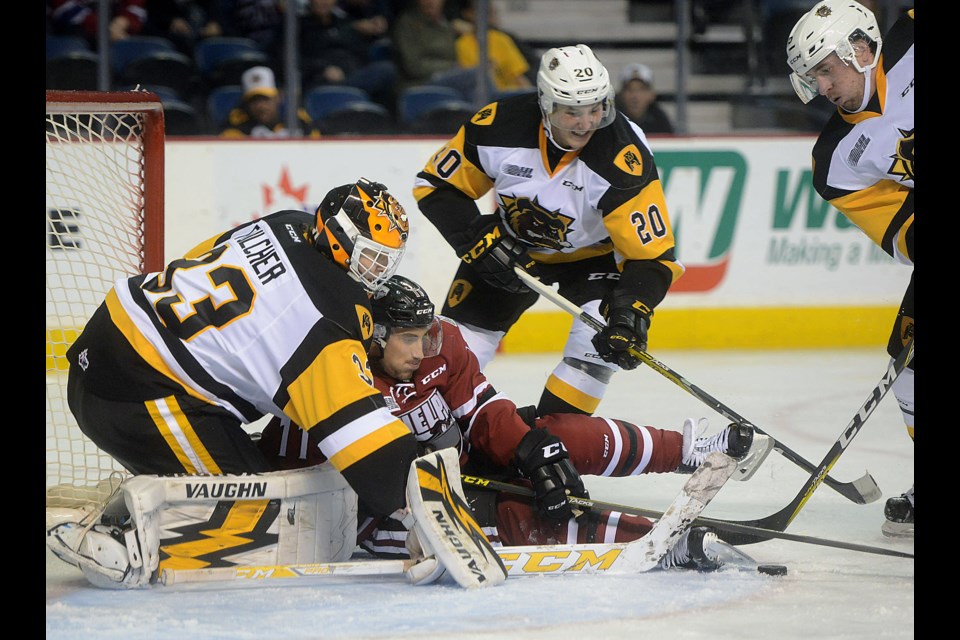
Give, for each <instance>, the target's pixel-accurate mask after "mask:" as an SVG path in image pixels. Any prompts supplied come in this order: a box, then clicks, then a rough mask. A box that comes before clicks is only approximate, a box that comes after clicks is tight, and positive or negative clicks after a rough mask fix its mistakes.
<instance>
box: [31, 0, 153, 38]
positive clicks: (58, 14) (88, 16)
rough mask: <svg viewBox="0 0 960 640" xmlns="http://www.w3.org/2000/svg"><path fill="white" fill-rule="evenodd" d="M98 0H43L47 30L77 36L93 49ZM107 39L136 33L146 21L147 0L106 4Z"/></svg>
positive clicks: (130, 0) (59, 34) (124, 0)
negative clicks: (107, 13) (108, 20)
mask: <svg viewBox="0 0 960 640" xmlns="http://www.w3.org/2000/svg"><path fill="white" fill-rule="evenodd" d="M99 4H100V3H99V2H98V0H47V15H48V16H49V23H50V29H51V33H52V34H53V35H58V36H81V37H84V38H86V39H87V41H88V42H89V43H90V47H91V48H92V49H94V50H96V49H97V40H98V39H99V34H98V28H97V23H98V20H97V9H98V8H99ZM110 6H111V13H110V27H109V29H108V32H109V37H110V41H111V42H112V41H115V40H124V39H126V38H128V37H130V36H135V35H139V34H140V31H141V30H142V29H143V25H144V23H145V22H146V20H147V0H113V1H112V2H111V3H110Z"/></svg>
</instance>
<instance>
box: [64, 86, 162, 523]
mask: <svg viewBox="0 0 960 640" xmlns="http://www.w3.org/2000/svg"><path fill="white" fill-rule="evenodd" d="M46 102H47V115H46V135H47V141H46V211H47V225H46V402H47V414H46V457H47V463H46V467H47V485H46V486H47V490H46V493H47V500H46V504H47V510H48V514H49V513H50V512H51V509H52V508H54V507H67V508H78V507H79V508H83V507H90V506H92V505H96V504H99V503H100V502H101V501H102V500H103V499H104V498H106V497H107V496H109V494H110V493H111V491H112V490H113V488H114V487H115V486H116V484H117V482H118V481H119V478H120V477H122V476H123V475H125V474H126V472H125V471H124V470H123V468H122V467H121V466H120V465H118V464H117V463H116V462H115V461H114V460H113V459H112V458H110V456H108V455H106V454H105V453H103V452H102V451H100V450H99V449H98V448H97V447H96V446H95V445H94V444H93V443H92V442H90V440H88V439H87V438H86V437H85V436H84V435H83V433H81V432H80V429H79V427H77V424H76V422H75V421H74V419H73V415H72V414H71V413H70V409H69V407H68V406H67V399H66V378H67V376H66V372H67V368H68V365H67V361H66V357H65V354H66V351H67V349H68V348H69V346H70V344H72V343H73V341H74V340H75V339H76V336H77V335H78V334H79V333H80V331H82V330H83V325H84V323H85V322H86V321H87V320H88V319H89V318H90V316H91V315H93V312H94V311H95V310H96V308H97V307H98V306H99V304H100V303H101V302H102V301H103V299H104V297H105V296H106V294H107V292H108V291H109V290H110V287H112V286H113V284H114V282H115V281H116V280H118V279H120V278H123V277H128V276H132V275H135V274H137V273H145V272H149V271H159V270H161V269H162V268H163V264H164V256H163V234H164V231H163V206H164V184H163V180H164V176H163V169H164V119H163V107H162V106H161V103H160V99H159V97H158V96H156V95H155V94H153V93H150V92H146V91H112V92H98V91H47V92H46Z"/></svg>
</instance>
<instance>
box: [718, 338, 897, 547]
mask: <svg viewBox="0 0 960 640" xmlns="http://www.w3.org/2000/svg"><path fill="white" fill-rule="evenodd" d="M911 358H913V338H910V342H908V343H907V346H906V347H904V348H903V350H902V351H901V352H900V353H899V354H898V355H897V357H896V359H895V360H894V361H893V362H891V363H890V365H889V366H888V367H887V370H886V372H884V374H883V377H882V378H880V382H878V383H877V386H875V387H874V388H873V389H872V390H871V391H870V395H869V396H868V397H867V400H866V402H864V403H863V404H862V405H861V406H860V409H858V410H857V412H856V413H855V414H854V416H853V419H852V420H850V423H849V424H848V425H847V427H846V428H845V429H844V430H843V432H842V433H841V434H840V437H839V438H837V441H836V442H834V443H833V446H832V447H830V451H828V452H827V455H825V456H824V457H823V460H821V461H820V464H819V465H818V466H817V468H816V469H815V470H814V471H813V472H812V473H811V474H810V477H809V478H807V481H806V482H805V483H804V484H803V486H802V487H801V488H800V491H799V492H798V493H797V495H796V497H795V498H794V499H793V501H792V502H790V504H788V505H787V506H785V507H784V508H783V509H781V510H780V511H778V512H776V513H773V514H771V515H769V516H767V517H765V518H760V519H759V520H745V521H742V522H738V523H735V524H741V525H748V526H754V527H761V528H765V529H776V530H777V531H783V530H784V529H786V528H787V526H788V525H789V524H790V523H791V522H793V519H794V518H796V517H797V514H798V513H799V512H800V509H802V508H803V505H805V504H806V503H807V500H809V499H810V496H811V495H813V492H814V491H816V489H817V487H819V486H820V483H821V482H823V481H824V479H825V478H827V477H828V476H827V472H828V471H830V469H831V468H832V467H833V465H834V464H836V462H837V460H838V459H839V458H840V456H841V455H842V454H843V452H844V450H846V448H847V446H848V445H849V444H850V442H851V441H852V440H853V438H854V437H855V436H856V435H857V434H858V433H859V432H860V429H861V427H863V423H864V422H866V420H867V418H869V417H870V415H871V414H872V413H873V410H874V409H876V408H877V405H878V404H880V400H882V399H883V397H884V396H885V395H886V394H887V391H889V390H890V387H892V386H893V382H894V380H896V379H897V377H898V376H899V375H900V372H901V371H903V370H904V368H905V367H906V366H907V364H908V363H909V362H910V360H911ZM720 537H721V538H722V539H723V540H725V541H727V542H729V543H731V544H752V543H754V542H762V541H764V540H767V539H768V537H766V536H765V535H764V536H757V535H732V534H727V535H721V536H720Z"/></svg>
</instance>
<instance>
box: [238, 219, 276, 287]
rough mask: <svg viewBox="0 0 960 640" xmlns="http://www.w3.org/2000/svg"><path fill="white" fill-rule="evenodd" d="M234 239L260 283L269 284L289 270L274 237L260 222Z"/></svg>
mask: <svg viewBox="0 0 960 640" xmlns="http://www.w3.org/2000/svg"><path fill="white" fill-rule="evenodd" d="M234 239H235V240H236V241H237V244H238V245H239V246H240V250H241V251H243V255H244V256H245V257H246V258H247V261H248V262H249V263H250V268H252V269H253V271H254V273H256V274H257V277H258V278H259V279H260V284H267V283H268V282H270V281H272V280H275V279H277V278H279V277H280V276H282V275H283V274H285V273H286V272H287V267H286V266H285V265H284V264H283V261H282V260H280V254H279V253H278V252H277V248H276V246H275V245H274V244H273V239H272V238H271V237H270V236H269V235H267V233H266V230H265V229H264V228H263V227H262V226H260V225H259V224H255V225H252V226H251V227H250V232H249V233H248V234H246V235H237V236H235V237H234Z"/></svg>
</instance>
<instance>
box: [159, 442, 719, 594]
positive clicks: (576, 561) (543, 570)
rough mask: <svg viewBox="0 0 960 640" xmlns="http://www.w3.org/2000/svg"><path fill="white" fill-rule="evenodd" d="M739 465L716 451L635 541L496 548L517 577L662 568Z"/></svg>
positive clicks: (340, 569)
mask: <svg viewBox="0 0 960 640" xmlns="http://www.w3.org/2000/svg"><path fill="white" fill-rule="evenodd" d="M736 468H737V463H736V461H735V460H734V459H733V458H731V457H730V456H728V455H725V454H723V453H719V452H714V453H711V454H710V455H709V456H708V457H707V459H706V461H705V462H704V463H703V465H702V466H700V467H699V468H697V470H696V471H694V472H693V474H691V476H690V477H689V478H688V479H687V482H686V484H684V486H683V488H682V489H681V490H680V493H679V494H678V495H677V497H676V498H674V500H673V502H672V503H670V506H669V507H668V508H667V510H666V511H665V512H663V513H662V514H661V518H660V519H659V520H657V522H655V523H654V525H653V528H652V529H650V531H649V532H647V534H646V535H645V536H643V537H642V538H639V539H638V540H634V541H632V542H611V543H599V544H594V543H586V544H563V545H529V546H527V545H524V546H513V547H500V548H498V549H496V552H497V555H498V556H499V557H500V559H501V561H502V562H503V564H504V567H505V568H506V570H507V575H508V576H511V577H527V576H543V575H562V574H565V573H577V574H585V573H598V572H602V573H610V574H618V575H625V574H635V573H643V572H645V571H649V570H651V569H654V568H655V567H657V566H659V563H660V560H661V559H662V558H663V556H665V555H666V554H667V553H668V552H669V551H670V549H672V548H673V545H674V544H676V542H677V540H678V539H679V537H680V535H681V534H682V533H683V532H684V531H685V530H686V529H687V528H689V527H690V523H691V522H693V521H694V520H695V519H696V518H697V517H698V516H699V515H700V513H701V512H702V511H703V509H704V508H705V507H706V506H707V504H708V503H709V502H710V500H712V499H713V497H714V496H715V495H716V494H717V492H718V491H719V490H720V489H721V488H722V487H723V485H724V484H725V483H726V482H727V480H729V479H730V476H731V475H733V472H734V470H735V469H736ZM412 565H413V562H412V561H410V560H358V561H351V562H328V563H314V564H288V565H267V566H244V565H237V566H232V567H212V568H205V569H171V568H164V569H162V571H161V573H160V580H159V581H160V584H162V585H164V586H172V585H176V584H183V583H188V582H222V581H233V580H244V581H251V582H256V581H263V580H278V581H283V580H287V581H289V580H291V579H305V578H319V577H332V576H370V575H398V574H403V573H405V572H406V571H407V570H408V569H409V568H410V567H411V566H412Z"/></svg>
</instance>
